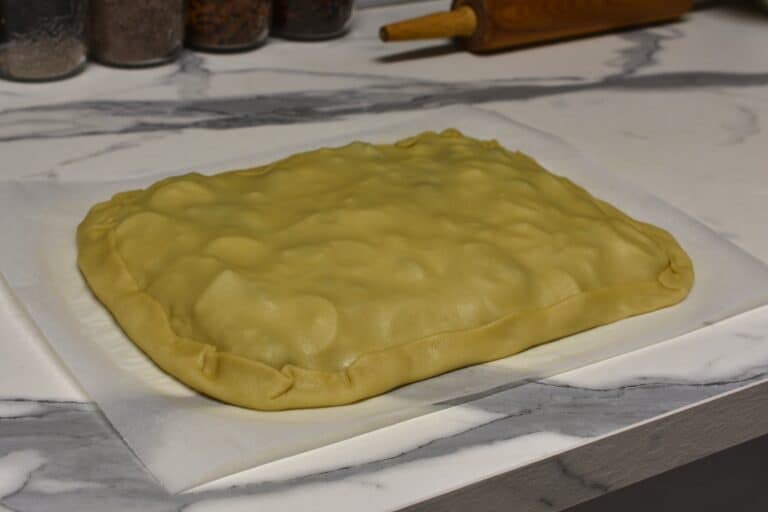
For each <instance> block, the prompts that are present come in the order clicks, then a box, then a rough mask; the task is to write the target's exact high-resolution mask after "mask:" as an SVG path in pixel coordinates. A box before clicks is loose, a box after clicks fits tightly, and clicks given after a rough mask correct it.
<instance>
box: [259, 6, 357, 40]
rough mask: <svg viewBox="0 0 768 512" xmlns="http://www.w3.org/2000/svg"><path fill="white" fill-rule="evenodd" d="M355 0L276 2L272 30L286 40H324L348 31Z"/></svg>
mask: <svg viewBox="0 0 768 512" xmlns="http://www.w3.org/2000/svg"><path fill="white" fill-rule="evenodd" d="M354 4H355V2H354V0H275V6H274V10H275V13H274V20H273V22H272V30H273V32H274V33H275V34H277V35H279V36H282V37H286V38H289V39H327V38H331V37H337V36H340V35H342V34H344V32H345V31H346V30H347V27H348V25H349V20H350V19H351V17H352V11H353V8H354Z"/></svg>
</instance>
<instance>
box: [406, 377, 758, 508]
mask: <svg viewBox="0 0 768 512" xmlns="http://www.w3.org/2000/svg"><path fill="white" fill-rule="evenodd" d="M765 434H768V381H763V382H760V383H757V384H755V385H753V386H750V387H748V388H744V389H741V390H739V391H735V392H731V393H727V394H724V395H721V396H718V397H717V398H714V399H712V400H710V401H706V402H704V403H700V404H694V405H692V406H690V407H687V408H684V409H682V410H679V411H676V412H673V413H671V414H670V415H667V416H664V417H662V418H660V419H656V420H650V421H648V422H646V423H642V424H640V425H638V426H636V427H633V428H630V429H628V430H624V431H621V432H619V433H617V434H614V435H609V436H606V437H604V438H602V439H599V440H597V441H595V442H592V443H588V444H585V445H583V446H579V447H577V448H574V449H572V450H569V451H567V452H564V453H562V454H559V455H556V456H553V457H550V458H547V459H544V460H542V461H539V462H537V463H534V464H531V465H528V466H523V467H520V468H517V469H513V470H511V471H508V472H506V473H502V474H500V475H497V476H494V477H491V478H488V479H486V480H482V481H480V482H477V483H474V484H470V485H467V486H465V487H462V488H460V489H457V490H455V491H452V492H449V493H446V494H443V495H440V496H437V497H434V498H431V499H429V500H426V501H423V502H420V503H418V504H415V505H412V506H409V507H406V508H404V509H401V510H402V511H404V512H405V511H407V512H417V511H418V512H437V511H440V512H444V511H453V510H456V511H466V510H482V511H484V512H485V511H505V512H508V511H509V510H521V511H522V510H524V511H526V512H545V511H546V512H553V511H559V510H564V509H566V508H568V507H572V506H574V505H578V504H579V503H583V502H585V501H588V500H591V499H594V498H596V497H599V496H602V495H605V494H607V493H610V492H612V491H615V490H618V489H621V488H624V487H626V486H628V485H631V484H634V483H636V482H639V481H642V480H645V479H647V478H650V477H653V476H656V475H658V474H661V473H663V472H666V471H669V470H671V469H674V468H677V467H680V466H682V465H684V464H687V463H689V462H692V461H695V460H698V459H701V458H703V457H706V456H708V455H711V454H713V453H716V452H719V451H722V450H725V449H728V448H731V447H733V446H736V445H738V444H741V443H744V442H746V441H750V440H752V439H755V438H758V437H760V436H763V435H765ZM511 507H512V508H511Z"/></svg>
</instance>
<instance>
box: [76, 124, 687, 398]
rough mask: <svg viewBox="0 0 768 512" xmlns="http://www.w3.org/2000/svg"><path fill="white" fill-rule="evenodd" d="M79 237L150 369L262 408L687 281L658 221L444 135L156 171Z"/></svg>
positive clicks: (507, 351) (485, 353)
mask: <svg viewBox="0 0 768 512" xmlns="http://www.w3.org/2000/svg"><path fill="white" fill-rule="evenodd" d="M77 242H78V248H79V256H78V263H79V266H80V269H81V271H82V273H83V275H84V276H85V278H86V280H87V282H88V284H89V285H90V287H91V289H92V290H93V292H94V293H95V295H96V296H97V297H98V298H99V299H100V300H101V302H102V303H103V304H104V305H105V306H106V307H107V308H108V309H109V311H110V312H111V313H112V315H113V316H114V318H115V319H116V320H117V322H118V323H119V324H120V326H121V327H122V329H123V330H124V331H125V333H126V334H127V335H128V337H130V339H131V340H132V341H133V342H134V343H135V344H136V345H138V346H139V347H140V348H141V349H142V350H143V351H144V352H145V353H146V354H147V355H148V356H149V357H150V358H151V359H152V360H153V361H154V362H155V363H156V364H157V365H158V366H160V367H161V368H162V369H163V370H165V371H166V372H168V373H169V374H171V375H173V376H174V377H176V378H177V379H178V380H180V381H181V382H183V383H185V384H187V385H188V386H190V387H192V388H194V389H196V390H198V391H200V392H202V393H204V394H206V395H209V396H212V397H215V398H217V399H220V400H222V401H224V402H229V403H233V404H237V405H240V406H244V407H250V408H254V409H262V410H279V409H291V408H301V407H318V406H329V405H338V404H346V403H350V402H354V401H357V400H360V399H363V398H367V397H371V396H374V395H377V394H379V393H383V392H386V391H388V390H391V389H393V388H396V387H398V386H401V385H404V384H407V383H410V382H414V381H418V380H421V379H426V378H429V377H432V376H435V375H438V374H441V373H444V372H448V371H450V370H454V369H456V368H460V367H463V366H467V365H472V364H476V363H482V362H485V361H491V360H494V359H498V358H503V357H506V356H509V355H512V354H515V353H517V352H520V351H522V350H525V349H527V348H530V347H533V346H535V345H539V344H541V343H546V342H548V341H553V340H556V339H557V338H561V337H563V336H567V335H569V334H572V333H576V332H579V331H582V330H585V329H589V328H592V327H595V326H599V325H602V324H607V323H610V322H614V321H617V320H620V319H622V318H626V317H629V316H632V315H638V314H641V313H646V312H649V311H653V310H656V309H659V308H663V307H666V306H670V305H672V304H675V303H677V302H679V301H681V300H683V299H684V298H685V297H686V295H687V294H688V292H689V290H690V288H691V286H692V285H693V267H692V264H691V261H690V259H689V257H688V256H687V255H686V253H685V252H684V251H683V249H682V248H681V247H680V246H679V245H678V243H677V242H676V241H675V239H674V238H673V237H672V236H671V235H670V234H669V233H667V232H666V231H664V230H662V229H660V228H658V227H655V226H652V225H649V224H645V223H643V222H640V221H637V220H634V219H632V218H630V217H628V216H627V215H625V214H624V213H622V212H621V211H619V210H617V209H616V208H614V207H613V206H611V205H609V204H607V203H605V202H603V201H601V200H599V199H596V198H595V197H592V196H591V195H590V194H589V193H588V192H587V191H585V190H584V189H582V188H580V187H579V186H577V185H575V184H574V183H572V182H570V181H569V180H567V179H565V178H563V177H560V176H557V175H555V174H551V173H550V172H548V171H546V170H545V169H543V168H542V167H541V166H539V165H538V164H537V163H536V162H535V161H534V160H532V159H531V158H529V157H528V156H525V155H523V154H521V153H516V152H510V151H507V150H506V149H504V148H503V147H501V146H500V145H499V144H498V143H496V142H495V141H481V140H476V139H473V138H470V137H466V136H464V135H462V134H461V133H459V132H457V131H455V130H447V131H445V132H442V133H439V134H438V133H434V132H425V133H422V134H420V135H417V136H415V137H412V138H408V139H405V140H402V141H400V142H398V143H396V144H391V145H389V144H385V145H374V144H367V143H363V142H354V143H351V144H349V145H347V146H344V147H340V148H331V149H318V150H315V151H310V152H307V153H302V154H297V155H294V156H291V157H289V158H286V159H284V160H280V161H278V162H274V163H271V164H269V165H266V166H263V167H257V168H253V169H245V170H238V171H231V172H225V173H222V174H217V175H213V176H204V175H200V174H187V175H184V176H178V177H173V178H169V179H165V180H162V181H159V182H157V183H155V184H154V185H152V186H150V187H149V188H147V189H145V190H134V191H130V192H124V193H120V194H117V195H115V196H114V197H113V198H112V199H111V200H109V201H107V202H104V203H101V204H98V205H96V206H94V207H93V208H92V209H91V211H90V212H89V213H88V215H87V217H86V218H85V220H84V221H83V222H82V224H81V225H80V226H79V229H78V233H77Z"/></svg>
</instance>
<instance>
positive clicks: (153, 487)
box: [0, 334, 768, 512]
mask: <svg viewBox="0 0 768 512" xmlns="http://www.w3.org/2000/svg"><path fill="white" fill-rule="evenodd" d="M752 336H759V335H756V334H755V335H752ZM767 377H768V366H761V367H756V368H750V369H747V370H744V371H743V372H740V373H739V374H737V375H733V376H731V377H729V378H726V379H717V380H712V381H707V382H686V381H685V380H672V379H658V380H656V379H639V380H638V381H637V382H633V383H630V384H624V385H618V386H608V387H604V388H599V389H588V388H581V387H578V386H572V385H566V384H560V383H556V382H550V381H546V380H545V381H539V382H531V383H528V384H525V385H523V386H519V387H516V388H513V389H510V390H507V391H504V392H501V393H497V394H493V395H490V396H487V397H485V398H482V399H480V400H477V401H475V402H472V403H471V404H468V406H469V407H475V408H480V409H482V410H484V411H487V412H491V413H495V414H499V415H500V416H499V417H496V418H495V419H492V420H490V421H488V422H487V423H484V424H482V425H480V426H477V427H474V428H470V429H468V430H466V431H463V432H461V433H459V434H456V435H450V436H446V437H442V438H437V439H434V440H432V441H430V442H428V443H426V444H424V445H421V446H418V447H417V448H415V449H411V450H408V451H405V452H402V453H399V454H396V455H393V456H391V457H388V458H386V459H381V460H376V461H372V462H369V463H365V464H361V465H356V466H351V467H344V468H340V469H336V470H332V471H328V472H323V473H317V474H311V475H308V476H300V477H297V478H293V479H287V480H275V481H271V482H263V483H258V484H253V485H243V486H237V487H233V488H226V489H220V490H212V491H205V492H198V493H188V494H181V495H176V496H172V495H169V494H167V493H166V492H165V491H164V490H163V489H162V488H161V487H160V486H159V485H158V484H157V483H156V482H155V481H154V480H153V479H152V478H151V477H150V476H149V475H148V474H147V473H145V472H144V471H143V469H142V467H141V465H140V463H139V462H138V460H137V459H136V458H135V457H133V455H132V454H131V453H130V451H129V450H128V448H127V447H126V446H125V445H124V444H123V442H122V441H121V439H120V438H119V437H118V436H117V434H116V433H115V432H114V431H113V430H112V429H111V428H110V427H109V425H108V424H107V423H106V420H105V419H104V418H103V416H102V415H101V414H100V413H99V411H98V409H97V408H96V407H95V406H94V405H93V404H90V403H66V402H41V401H34V402H29V401H24V400H14V399H6V400H2V401H0V411H3V412H2V414H0V473H3V471H5V472H8V471H9V469H8V466H12V467H13V471H15V472H16V473H17V477H16V478H15V479H14V480H13V482H15V483H13V484H12V485H7V486H5V487H3V488H2V496H0V504H2V505H3V506H5V507H8V508H10V509H11V510H16V511H19V512H22V511H32V510H54V509H57V507H58V509H59V510H78V511H82V512H87V511H92V510H93V511H97V510H119V509H121V507H123V506H125V505H126V503H130V507H132V509H136V510H144V511H155V510H156V511H171V510H182V509H183V508H184V507H186V506H187V505H190V504H193V503H198V502H205V501H207V500H213V499H219V498H223V497H227V498H234V497H239V496H258V495H260V494H265V493H280V492H283V491H287V490H295V489H296V488H300V487H301V486H304V485H311V484H317V483H324V482H330V481H334V480H340V479H344V478H348V477H350V476H355V477H356V478H361V477H364V476H365V475H366V474H370V475H371V478H372V481H375V476H374V475H375V473H376V472H378V471H381V470H383V469H386V468H388V467H396V466H398V465H402V464H407V463H410V462H413V461H417V460H427V459H430V458H438V457H441V456H443V455H445V454H447V453H453V452H457V451H461V450H467V449H470V448H471V447H472V446H477V445H484V444H488V443H496V442H499V441H501V440H504V439H510V438H514V437H521V436H526V435H530V434H534V433H537V432H559V433H562V434H565V435H569V436H575V437H583V438H593V437H596V436H599V435H602V434H604V433H606V432H610V431H612V430H615V429H616V428H621V427H623V426H625V425H627V424H633V423H636V422H639V421H643V420H645V419H648V418H651V417H655V416H658V415H661V414H664V413H666V412H669V411H672V410H675V409H677V408H679V407H681V406H684V405H686V404H688V403H690V402H691V401H697V400H702V399H705V398H708V397H712V396H715V395H718V394H721V393H724V392H727V391H730V390H732V389H735V388H738V387H740V386H743V385H744V384H746V383H750V382H757V381H760V380H762V379H765V378H767ZM14 406H15V407H14ZM30 407H31V409H26V408H30ZM15 410H16V411H18V410H21V411H22V413H21V414H16V413H14V411H15ZM563 474H564V475H566V476H567V477H568V478H572V479H579V478H581V477H580V476H579V475H578V473H576V472H574V470H570V469H569V468H563ZM75 476H76V478H75ZM583 485H586V486H590V485H596V484H594V483H591V482H588V481H584V482H583ZM608 490H609V489H607V488H605V489H601V491H603V492H607V491H608Z"/></svg>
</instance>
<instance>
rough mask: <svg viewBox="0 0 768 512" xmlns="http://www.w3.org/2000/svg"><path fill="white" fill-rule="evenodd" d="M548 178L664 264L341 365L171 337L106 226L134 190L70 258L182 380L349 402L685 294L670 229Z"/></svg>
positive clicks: (261, 395)
mask: <svg viewBox="0 0 768 512" xmlns="http://www.w3.org/2000/svg"><path fill="white" fill-rule="evenodd" d="M502 149H504V151H507V150H506V149H505V148H502ZM555 176H556V175H555ZM556 177H557V178H558V179H561V180H565V181H567V182H568V183H569V184H570V185H571V186H574V187H576V189H578V191H579V192H580V193H583V194H585V195H586V196H588V197H589V199H590V200H591V201H593V202H594V203H595V204H596V205H597V206H598V207H599V208H600V210H602V211H603V213H605V214H606V215H607V216H610V217H613V218H618V219H622V220H624V221H628V222H630V223H631V224H632V225H633V226H634V227H635V228H637V229H638V230H640V231H642V232H643V233H644V234H646V235H648V236H650V237H651V238H653V239H654V240H655V241H656V242H657V243H658V244H659V246H660V247H661V248H662V249H663V250H664V251H665V252H666V254H667V256H668V258H669V265H668V266H667V267H666V268H665V269H664V270H663V271H662V272H661V273H659V275H658V276H657V278H656V279H655V280H653V281H641V282H628V283H622V284H621V285H618V286H612V287H603V288H596V289H591V290H587V291H583V292H580V293H577V294H575V295H572V296H571V297H568V298H567V299H565V300H563V301H561V302H558V303H555V304H552V305H550V306H548V307H546V308H542V309H538V310H531V311H525V312H520V313H517V314H510V315H507V316H502V317H500V318H498V319H496V320H494V321H493V322H491V323H489V324H485V325H482V326H479V327H474V328H471V329H466V330H463V331H451V332H444V333H438V334H434V335H430V336H427V337H424V338H420V339H415V340H412V341H409V342H405V343H402V344H400V345H397V346H393V347H389V348H387V349H384V350H379V351H374V352H367V353H365V354H363V355H361V356H359V357H358V358H357V359H356V360H355V361H354V362H353V363H352V364H350V365H349V366H348V367H347V368H346V369H345V370H340V371H334V372H329V371H321V370H311V369H307V368H302V367H299V366H295V365H285V366H283V367H282V368H281V369H280V370H278V369H276V368H273V367H272V366H269V365H267V364H264V363H262V362H260V361H256V360H252V359H248V358H246V357H244V356H240V355H237V354H233V353H231V352H221V351H218V350H217V349H216V347H214V346H213V345H210V344H207V343H202V342H200V341H196V340H194V339H189V338H184V337H181V336H178V335H177V334H176V333H175V332H174V331H173V329H172V327H171V325H170V321H169V317H168V315H166V313H165V310H164V308H163V307H162V306H161V304H160V303H159V302H157V301H156V299H154V298H153V297H152V296H151V295H149V294H147V293H145V292H143V291H142V289H141V288H140V286H139V285H138V284H137V282H136V280H135V279H134V278H133V276H132V275H131V274H130V272H129V271H128V268H127V266H126V264H125V262H124V261H123V259H122V257H121V255H120V253H119V251H118V250H117V248H116V243H115V233H114V231H113V230H112V228H114V226H115V219H116V218H115V216H113V215H110V211H112V210H113V209H115V208H118V209H119V206H120V203H121V202H124V201H125V200H127V199H129V198H130V197H131V196H132V195H133V194H136V193H139V192H138V191H133V192H123V193H120V194H117V195H115V196H114V197H113V198H112V199H111V200H109V201H106V202H104V203H100V204H97V205H96V206H94V207H93V208H92V209H91V210H90V211H89V213H88V215H87V216H86V218H85V219H84V220H83V222H82V223H81V224H80V226H79V227H78V230H77V241H78V247H79V248H80V251H79V254H78V265H79V267H80V269H81V272H82V273H83V275H84V276H85V279H86V280H87V281H88V284H89V285H90V287H91V290H92V291H93V292H94V294H95V295H96V296H97V297H98V299H99V300H100V301H101V302H102V303H104V305H106V306H107V308H108V309H109V311H110V313H111V314H112V316H113V317H114V318H115V320H116V321H117V322H118V324H119V325H120V326H121V328H122V329H123V330H124V331H125V333H126V334H127V335H128V337H129V338H131V340H132V341H133V342H134V343H135V344H136V345H137V346H139V348H140V349H141V350H142V351H143V352H144V353H145V354H147V355H148V356H149V357H150V359H152V360H153V361H154V363H155V364H157V365H158V366H159V367H160V368H162V369H163V370H164V371H166V372H167V373H170V374H171V375H173V376H174V377H175V378H177V379H178V380H180V381H181V382H183V383H184V384H186V385H187V386H189V387H190V388H192V389H195V390H197V391H199V392H201V393H203V394H205V395H208V396H210V397H213V398H216V399H219V400H221V401H224V402H228V403H232V404H235V405H239V406H242V407H247V408H252V409H259V410H284V409H296V408H308V407H323V406H332V405H342V404H348V403H352V402H356V401H359V400H362V399H365V398H369V397H372V396H375V395H378V394H381V393H384V392H386V391H390V390H392V389H394V388H396V387H400V386H403V385H406V384H409V383H412V382H416V381H419V380H423V379H426V378H429V377H434V376H436V375H439V374H442V373H445V372H448V371H451V370H455V369H458V368H462V367H465V366H470V365H473V364H478V363H483V362H488V361H492V360H496V359H500V358H503V357H507V356H510V355H513V354H515V353H518V352H521V351H523V350H526V349H528V348H531V347H534V346H536V345H540V344H543V343H547V342H549V341H553V340H556V339H558V338H561V337H564V336H567V335H570V334H575V333H577V332H580V331H583V330H586V329H590V328H593V327H597V326H600V325H604V324H608V323H611V322H614V321H617V320H620V319H623V318H628V317H630V316H635V315H638V314H642V313H646V312H650V311H653V310H656V309H659V308H662V307H666V306H670V305H673V304H675V303H677V302H680V301H681V300H683V299H684V298H685V297H686V296H687V295H688V292H689V291H690V289H691V287H692V285H693V280H694V274H693V265H692V262H691V260H690V258H689V257H688V255H687V254H686V253H685V251H684V250H683V249H682V248H681V247H680V245H679V244H678V243H677V241H676V240H675V239H674V237H673V236H672V235H671V234H670V233H668V232H667V231H665V230H663V229H661V228H658V227H656V226H653V225H650V224H646V223H643V222H640V221H637V220H634V219H632V218H631V217H629V216H627V215H626V214H624V213H622V212H621V211H620V210H618V209H616V208H615V207H613V206H611V205H610V204H608V203H606V202H604V201H602V200H600V199H597V198H595V197H593V196H592V195H591V194H589V192H588V191H586V190H584V189H583V188H581V187H579V186H578V185H576V184H574V183H572V182H570V180H568V179H567V178H564V177H559V176H556ZM619 289H621V290H623V293H622V295H621V298H620V299H619V300H617V299H616V297H615V296H613V295H612V294H613V292H615V291H616V290H619ZM149 326H152V327H149ZM158 327H159V328H158ZM468 341H471V343H472V346H473V350H472V351H471V352H468V351H466V350H465V348H466V345H467V343H468Z"/></svg>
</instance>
